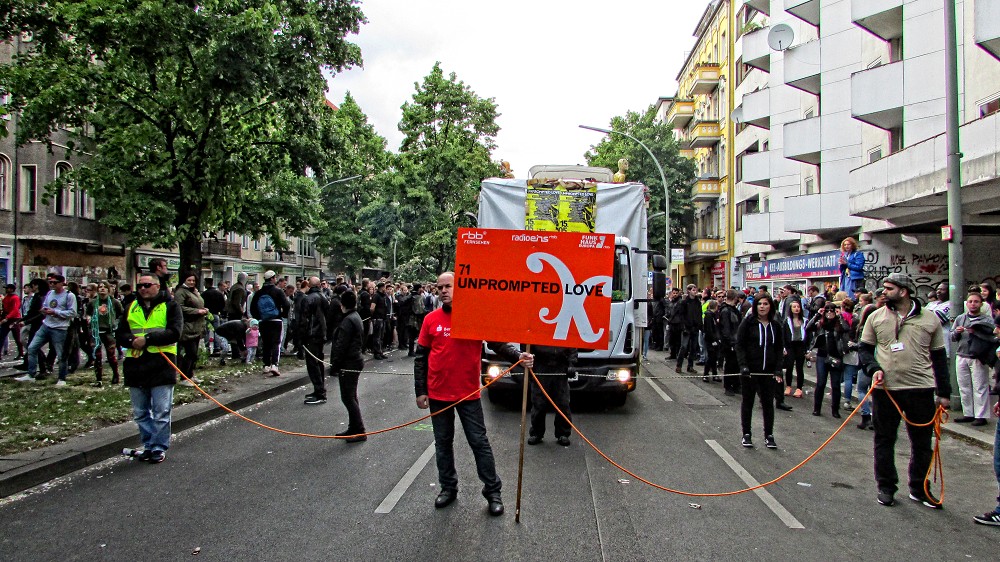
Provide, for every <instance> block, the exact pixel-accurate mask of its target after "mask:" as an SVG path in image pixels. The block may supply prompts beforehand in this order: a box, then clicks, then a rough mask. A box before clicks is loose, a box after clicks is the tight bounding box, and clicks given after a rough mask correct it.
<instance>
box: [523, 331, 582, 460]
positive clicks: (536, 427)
mask: <svg viewBox="0 0 1000 562" xmlns="http://www.w3.org/2000/svg"><path fill="white" fill-rule="evenodd" d="M531 352H532V354H533V355H534V356H535V366H534V370H535V374H536V375H537V376H538V380H539V381H541V383H542V388H544V389H545V392H546V393H548V395H549V397H550V398H552V401H553V402H555V403H556V406H557V407H558V408H559V410H561V411H562V412H563V413H564V414H566V417H567V418H570V420H572V419H573V418H572V416H571V415H570V410H569V379H568V377H570V376H573V375H574V374H575V373H576V361H577V355H578V353H577V350H576V348H575V347H552V346H547V345H536V346H532V348H531ZM526 376H527V375H526ZM549 406H550V404H549V401H548V400H546V399H545V394H542V389H541V388H539V387H538V385H537V384H536V383H535V380H534V379H532V380H531V429H529V430H528V445H537V444H539V443H541V442H542V437H544V436H545V412H547V411H548V410H549ZM554 417H555V436H556V442H557V443H559V444H560V445H562V446H563V447H569V435H570V433H571V431H572V428H571V427H570V426H569V422H568V421H566V420H564V419H563V417H562V416H560V415H559V414H555V416H554Z"/></svg>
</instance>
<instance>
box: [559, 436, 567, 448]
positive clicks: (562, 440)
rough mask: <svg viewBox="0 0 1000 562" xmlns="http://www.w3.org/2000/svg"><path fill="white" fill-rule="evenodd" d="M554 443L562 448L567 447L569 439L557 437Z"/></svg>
mask: <svg viewBox="0 0 1000 562" xmlns="http://www.w3.org/2000/svg"><path fill="white" fill-rule="evenodd" d="M556 443H559V444H560V445H562V446H563V447H569V437H557V438H556Z"/></svg>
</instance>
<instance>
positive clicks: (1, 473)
mask: <svg viewBox="0 0 1000 562" xmlns="http://www.w3.org/2000/svg"><path fill="white" fill-rule="evenodd" d="M308 383H309V377H308V375H306V374H305V370H304V369H303V370H296V371H291V372H289V373H288V374H287V376H283V377H281V378H280V379H278V380H275V379H260V380H257V381H253V382H250V383H248V384H245V385H244V386H243V388H240V389H237V390H235V391H233V392H231V393H224V394H220V395H218V396H215V398H216V399H217V400H218V401H219V402H221V403H222V404H224V405H225V406H226V407H227V408H230V409H232V410H239V409H241V408H246V407H247V406H252V405H254V404H258V403H260V402H263V401H264V400H267V399H269V398H273V397H275V396H279V395H281V394H284V393H286V392H289V391H291V390H295V389H296V388H299V387H301V386H305V385H306V384H308ZM224 415H228V412H226V411H225V410H223V409H222V408H219V407H218V406H216V405H215V404H214V403H213V402H210V401H208V400H207V399H205V400H204V401H202V402H195V403H189V404H182V405H180V406H178V407H176V408H174V410H173V412H172V416H171V428H170V429H171V433H178V432H180V431H184V430H185V429H190V428H192V427H195V426H198V425H201V424H203V423H205V422H208V421H211V420H213V419H216V418H220V417H222V416H224ZM137 440H138V435H137V433H136V429H135V424H134V423H133V422H126V423H122V424H118V425H115V426H112V427H106V428H102V429H98V430H96V431H93V432H90V433H88V434H85V435H82V436H80V437H74V438H71V439H69V440H68V441H66V442H65V443H60V444H57V445H53V446H51V447H45V448H42V449H39V450H37V451H30V452H27V453H20V454H16V455H11V456H9V457H3V458H0V498H5V497H7V496H11V495H13V494H16V493H18V492H23V491H24V490H27V489H29V488H32V487H34V486H37V485H39V484H43V483H45V482H48V481H49V480H52V479H54V478H58V477H60V476H65V475H67V474H69V473H71V472H75V471H77V470H80V469H81V468H86V467H88V466H91V465H94V464H97V463H99V462H102V461H104V460H107V459H109V458H112V457H115V456H117V455H120V454H121V451H122V449H123V448H125V447H128V446H134V445H135V444H136V441H137Z"/></svg>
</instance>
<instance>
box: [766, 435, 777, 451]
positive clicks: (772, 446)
mask: <svg viewBox="0 0 1000 562" xmlns="http://www.w3.org/2000/svg"><path fill="white" fill-rule="evenodd" d="M764 446H765V447H767V448H768V449H777V448H778V444H777V443H775V442H774V436H773V435H768V436H766V437H764Z"/></svg>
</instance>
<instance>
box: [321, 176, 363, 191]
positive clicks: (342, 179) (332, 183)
mask: <svg viewBox="0 0 1000 562" xmlns="http://www.w3.org/2000/svg"><path fill="white" fill-rule="evenodd" d="M360 177H361V176H350V177H347V178H340V179H339V180H333V181H332V182H330V183H327V184H324V185H321V186H320V189H324V188H327V187H330V186H331V185H334V184H337V183H344V182H345V181H351V180H356V179H358V178H360Z"/></svg>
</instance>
